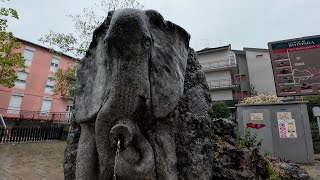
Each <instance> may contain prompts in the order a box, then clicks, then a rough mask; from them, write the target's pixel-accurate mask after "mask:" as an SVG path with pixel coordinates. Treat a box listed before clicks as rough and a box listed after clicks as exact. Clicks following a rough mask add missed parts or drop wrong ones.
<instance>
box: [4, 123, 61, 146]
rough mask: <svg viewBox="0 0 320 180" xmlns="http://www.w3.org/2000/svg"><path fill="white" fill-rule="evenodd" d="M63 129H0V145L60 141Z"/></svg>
mask: <svg viewBox="0 0 320 180" xmlns="http://www.w3.org/2000/svg"><path fill="white" fill-rule="evenodd" d="M62 132H63V127H13V128H0V143H14V142H15V143H17V142H36V141H47V140H60V139H61V137H62Z"/></svg>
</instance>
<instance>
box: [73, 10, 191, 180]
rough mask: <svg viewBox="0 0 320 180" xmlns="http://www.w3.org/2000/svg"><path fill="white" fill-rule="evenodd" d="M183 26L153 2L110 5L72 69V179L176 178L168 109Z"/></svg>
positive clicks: (183, 57)
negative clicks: (75, 134)
mask: <svg viewBox="0 0 320 180" xmlns="http://www.w3.org/2000/svg"><path fill="white" fill-rule="evenodd" d="M189 39H190V36H189V34H188V33H187V32H186V31H185V30H184V29H182V28H181V27H179V26H178V25H176V24H174V23H171V22H169V21H165V20H164V19H163V17H162V16H161V15H160V14H159V13H158V12H156V11H153V10H147V11H142V10H135V9H124V10H117V11H114V12H110V13H109V14H108V17H107V18H106V20H105V21H104V22H103V23H102V24H101V25H100V26H99V27H98V28H97V29H96V30H95V32H94V35H93V40H92V42H91V44H90V47H89V50H88V51H87V53H86V56H85V57H84V58H83V59H82V61H81V64H80V67H79V68H78V70H77V79H78V84H77V89H78V91H77V95H76V100H75V119H76V122H77V123H79V124H80V125H81V137H80V140H79V144H78V153H77V164H76V177H77V179H99V178H101V179H111V178H112V176H113V175H114V166H115V155H116V143H117V141H118V140H120V142H121V152H120V154H119V157H118V160H117V161H116V163H117V164H116V167H117V169H116V175H117V178H119V179H177V177H178V172H177V167H176V166H177V158H176V145H175V134H174V131H172V129H174V128H175V120H174V110H175V108H176V106H177V104H178V102H179V100H180V99H181V97H182V95H183V91H184V78H185V71H186V66H187V58H188V51H189Z"/></svg>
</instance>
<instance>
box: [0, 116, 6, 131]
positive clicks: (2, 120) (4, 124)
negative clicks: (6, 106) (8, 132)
mask: <svg viewBox="0 0 320 180" xmlns="http://www.w3.org/2000/svg"><path fill="white" fill-rule="evenodd" d="M0 119H1V122H2V125H3V126H4V128H7V125H6V123H5V122H4V119H3V117H2V115H1V114H0Z"/></svg>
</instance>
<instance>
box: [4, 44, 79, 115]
mask: <svg viewBox="0 0 320 180" xmlns="http://www.w3.org/2000/svg"><path fill="white" fill-rule="evenodd" d="M18 40H20V41H21V42H22V46H21V48H20V49H19V50H18V52H21V53H22V54H23V56H24V59H25V65H26V68H25V69H18V70H17V75H18V80H17V81H16V82H15V86H14V87H13V88H10V89H9V88H6V87H4V86H1V85H0V114H1V115H2V116H4V117H11V116H15V115H17V114H20V115H21V112H29V113H30V112H33V114H37V115H39V114H40V115H45V114H48V113H52V112H70V111H71V109H72V106H73V105H72V104H73V103H72V101H70V100H67V99H63V98H62V97H61V96H60V95H54V94H53V91H52V90H53V88H54V85H55V81H54V80H52V79H51V78H50V77H53V76H54V73H55V72H56V71H57V69H58V68H62V69H66V68H68V67H73V66H74V65H75V63H76V60H75V59H74V58H72V57H70V56H68V55H65V54H61V55H56V54H55V53H53V52H52V51H50V49H48V48H46V47H43V46H40V45H37V44H35V43H32V42H28V41H26V40H22V39H18ZM35 112H39V113H35Z"/></svg>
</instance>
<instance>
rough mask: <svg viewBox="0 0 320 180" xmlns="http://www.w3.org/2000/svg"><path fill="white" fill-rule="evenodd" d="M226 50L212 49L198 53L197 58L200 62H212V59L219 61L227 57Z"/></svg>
mask: <svg viewBox="0 0 320 180" xmlns="http://www.w3.org/2000/svg"><path fill="white" fill-rule="evenodd" d="M228 52H229V50H222V51H213V52H210V53H201V54H198V55H197V56H198V60H199V62H200V64H202V63H208V62H214V61H221V60H227V59H228Z"/></svg>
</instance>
